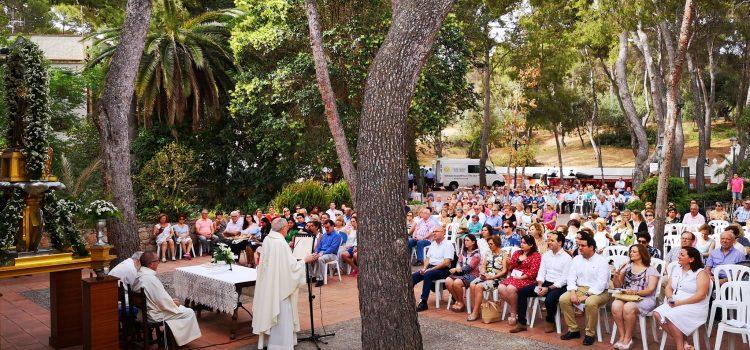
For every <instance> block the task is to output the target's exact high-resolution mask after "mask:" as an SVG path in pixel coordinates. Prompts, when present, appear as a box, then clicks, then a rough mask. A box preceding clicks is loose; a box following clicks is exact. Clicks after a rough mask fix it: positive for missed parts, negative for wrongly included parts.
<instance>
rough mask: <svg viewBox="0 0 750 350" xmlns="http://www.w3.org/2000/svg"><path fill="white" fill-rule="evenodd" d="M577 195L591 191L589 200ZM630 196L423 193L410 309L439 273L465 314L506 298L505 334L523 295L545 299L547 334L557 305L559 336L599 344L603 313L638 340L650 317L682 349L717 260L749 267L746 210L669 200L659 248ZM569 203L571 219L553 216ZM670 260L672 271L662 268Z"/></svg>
mask: <svg viewBox="0 0 750 350" xmlns="http://www.w3.org/2000/svg"><path fill="white" fill-rule="evenodd" d="M582 192H586V194H587V195H588V197H587V198H589V199H590V201H589V202H588V205H586V206H585V207H584V208H582V207H581V205H580V204H581V198H582V196H583V194H582ZM613 192H614V193H617V194H616V195H615V194H612V193H613ZM615 197H617V198H615ZM620 197H622V198H620ZM631 198H634V195H633V194H632V193H626V191H625V190H624V189H623V190H622V191H619V190H612V191H610V190H608V189H597V190H594V189H592V188H583V189H581V188H577V187H570V188H566V187H562V188H554V189H550V188H545V187H537V188H533V189H531V190H529V191H513V190H510V189H508V188H500V189H496V190H489V189H486V190H477V189H474V190H468V191H457V192H454V193H453V194H451V195H450V196H448V198H446V199H445V200H443V198H440V199H439V204H440V211H435V210H434V208H433V207H431V205H434V204H435V203H436V201H433V199H432V198H431V197H430V196H429V194H428V196H427V203H426V204H427V206H426V207H425V208H422V209H420V210H419V211H418V213H419V215H418V217H417V218H412V217H410V216H409V214H407V226H408V227H409V230H408V232H407V233H408V236H409V246H410V247H414V248H424V247H429V248H428V249H427V250H426V252H427V253H426V254H427V255H426V256H424V257H423V256H422V253H421V252H419V251H418V250H417V251H416V252H414V255H415V257H416V260H417V263H418V264H419V265H420V266H422V268H421V269H419V270H418V271H416V272H415V273H414V274H413V276H412V281H413V283H414V284H415V285H417V284H419V283H422V285H421V286H419V289H421V295H420V297H419V300H418V305H417V311H423V310H426V309H427V308H428V306H427V298H428V297H429V294H430V292H431V291H433V290H434V283H435V282H436V281H439V280H444V283H445V286H446V289H447V290H448V292H449V293H450V295H451V297H452V298H451V299H452V300H454V301H455V302H454V303H453V304H452V305H451V307H450V309H451V310H452V311H455V312H462V311H463V312H467V313H468V318H467V320H468V321H475V320H478V319H481V313H482V307H481V305H482V303H483V302H484V301H487V300H493V301H495V302H497V303H505V304H506V306H507V311H508V315H507V318H506V320H507V322H508V323H509V325H510V326H512V328H511V330H510V332H512V333H519V332H524V331H526V330H527V327H528V326H527V324H528V320H527V311H528V308H529V307H530V305H529V300H530V299H529V298H533V297H544V299H543V301H541V302H540V304H543V305H544V307H543V309H545V310H546V316H545V317H544V318H545V321H546V322H545V325H544V330H545V332H548V333H551V332H554V331H555V330H556V329H557V326H556V324H555V320H556V317H555V316H556V314H557V313H558V310H559V314H560V317H559V319H561V325H560V326H562V328H563V329H566V330H564V331H563V332H562V333H563V334H562V335H561V339H562V340H572V339H580V338H583V339H582V344H583V345H592V344H594V343H595V341H596V339H597V336H598V334H597V329H599V327H598V325H599V322H602V320H599V315H600V313H601V312H607V313H609V314H610V315H611V316H610V317H609V318H610V319H611V320H612V321H613V323H614V325H616V329H617V330H618V333H617V336H616V337H615V336H613V341H612V342H613V347H614V348H615V349H630V348H631V347H632V346H633V334H634V332H636V333H637V332H638V331H639V328H638V327H637V325H638V319H639V317H640V316H645V315H649V316H651V315H653V316H654V317H655V319H656V320H657V323H658V324H659V325H660V327H661V328H662V329H663V330H664V331H665V332H666V334H668V335H669V337H670V338H671V339H672V341H673V342H674V344H675V345H676V346H677V348H678V349H683V348H685V349H687V348H690V347H691V346H690V345H689V344H688V340H687V339H688V338H687V336H688V335H691V334H692V333H693V332H694V331H695V330H696V329H697V328H698V327H699V326H700V325H703V324H705V323H706V322H707V315H708V311H709V310H708V308H709V305H708V300H709V299H710V297H711V296H710V295H709V294H708V287H707V286H708V284H709V283H711V281H712V280H713V277H712V268H715V267H716V266H719V265H727V264H750V240H748V239H747V238H746V237H745V234H746V233H747V232H750V231H748V227H747V221H748V217H745V216H742V215H736V211H735V213H728V212H726V211H725V210H724V209H723V206H722V205H716V206H715V207H713V208H711V210H710V211H708V214H706V210H704V209H703V208H701V207H700V206H699V204H698V203H697V202H695V201H691V203H690V204H689V205H688V206H687V208H686V210H685V212H682V214H681V213H680V211H679V209H678V207H677V206H675V205H674V204H673V203H669V205H668V209H667V210H666V213H665V214H666V217H667V220H666V226H665V233H664V235H665V236H667V237H668V240H667V239H665V242H667V241H669V242H670V243H669V244H667V245H664V244H657V243H656V242H654V232H655V229H656V222H655V216H656V215H655V208H654V206H653V204H651V203H646V207H645V208H644V209H642V210H629V209H627V208H626V206H625V205H618V204H625V203H627V202H628V200H629V199H631ZM585 203H587V202H586V201H584V204H585ZM742 204H743V206H741V207H738V208H737V211H741V210H744V209H743V208H744V206H745V204H747V207H748V210H750V201H746V202H743V203H742ZM541 208H544V209H541ZM570 211H572V212H573V213H571V215H570V217H569V219H568V221H567V222H565V223H564V224H561V223H558V221H559V217H560V215H562V213H563V212H570ZM412 215H413V214H412ZM740 220H744V221H740ZM429 221H432V222H431V223H428V222H429ZM431 232H432V234H431ZM423 241H426V242H423ZM451 243H453V247H451ZM662 246H663V251H662V249H661V247H662ZM618 247H622V248H618ZM657 247H659V248H657ZM420 250H421V249H420ZM620 251H621V252H622V253H615V252H620ZM614 255H620V256H619V257H618V258H620V259H614V258H612V257H613V256H614ZM616 261H621V262H619V263H617V264H618V265H617V266H614V265H613V264H615V263H616ZM670 263H672V266H675V267H674V269H672V271H667V269H668V266H670ZM718 277H719V278H721V280H722V281H724V280H725V277H726V276H718ZM661 286H663V288H661ZM657 291H660V292H659V293H658V294H657ZM467 294H470V298H466V295H467ZM495 298H496V300H495ZM467 300H469V301H470V302H471V304H467ZM531 312H532V313H533V312H534V310H531ZM581 313H582V314H583V317H584V323H583V324H581V325H579V321H578V319H577V316H578V315H580V314H581ZM599 336H600V335H599Z"/></svg>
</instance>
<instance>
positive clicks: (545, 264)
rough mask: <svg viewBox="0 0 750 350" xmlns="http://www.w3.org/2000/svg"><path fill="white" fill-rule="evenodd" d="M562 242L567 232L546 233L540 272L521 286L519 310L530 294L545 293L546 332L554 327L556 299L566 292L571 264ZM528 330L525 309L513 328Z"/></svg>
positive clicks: (538, 294)
mask: <svg viewBox="0 0 750 350" xmlns="http://www.w3.org/2000/svg"><path fill="white" fill-rule="evenodd" d="M563 243H565V234H563V233H558V232H555V231H550V232H549V233H548V234H547V252H545V253H544V255H542V263H541V265H539V272H538V273H537V275H536V284H532V285H529V286H526V287H523V288H521V289H519V290H518V307H517V310H526V307H527V301H528V298H532V297H538V296H540V297H546V298H545V299H544V305H546V306H547V317H546V320H547V324H546V325H545V327H544V332H545V333H552V332H554V331H555V315H556V314H557V303H558V301H559V300H560V296H562V295H563V293H565V284H566V283H567V276H568V274H567V272H568V265H569V264H570V261H571V260H572V258H571V257H570V255H568V253H566V252H565V251H564V250H563V249H562V246H563ZM532 312H533V311H532ZM525 330H526V313H525V312H519V313H518V323H517V324H516V328H514V329H512V330H511V331H510V332H511V333H518V332H522V331H525Z"/></svg>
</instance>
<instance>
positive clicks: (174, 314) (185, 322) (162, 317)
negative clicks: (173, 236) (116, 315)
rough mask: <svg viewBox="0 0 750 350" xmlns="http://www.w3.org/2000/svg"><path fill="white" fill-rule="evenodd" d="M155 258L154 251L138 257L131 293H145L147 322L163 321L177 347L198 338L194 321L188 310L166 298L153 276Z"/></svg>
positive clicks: (174, 300) (199, 334)
mask: <svg viewBox="0 0 750 350" xmlns="http://www.w3.org/2000/svg"><path fill="white" fill-rule="evenodd" d="M158 266H159V257H158V256H157V255H156V253H154V252H146V253H143V255H141V268H140V270H139V271H138V277H136V279H135V282H134V283H133V290H135V291H140V290H141V289H144V290H145V292H146V308H147V309H148V315H147V316H148V319H149V321H153V322H162V321H166V323H167V326H169V329H170V330H171V331H172V335H174V339H175V342H176V343H177V345H178V346H182V345H185V344H187V343H189V342H191V341H193V340H195V339H198V338H200V337H201V329H200V327H198V319H196V317H195V312H193V310H192V309H189V308H186V307H184V306H182V305H180V301H179V300H177V299H173V298H172V297H170V296H169V294H168V293H167V291H166V290H165V289H164V285H163V284H162V283H161V281H159V279H158V278H157V277H156V269H157V267H158Z"/></svg>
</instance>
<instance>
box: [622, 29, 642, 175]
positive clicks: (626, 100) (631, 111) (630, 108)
mask: <svg viewBox="0 0 750 350" xmlns="http://www.w3.org/2000/svg"><path fill="white" fill-rule="evenodd" d="M619 43H620V50H619V55H618V56H617V61H616V62H615V82H616V84H617V93H618V97H619V100H620V107H621V108H622V110H623V114H625V117H626V118H627V119H628V127H629V128H630V129H631V130H632V131H633V134H634V135H635V140H634V141H635V144H636V146H637V151H636V154H635V173H634V176H633V186H634V187H637V186H638V185H640V184H641V183H642V182H643V181H644V180H645V179H646V178H647V177H648V173H649V169H648V138H647V136H646V128H644V127H643V124H641V120H640V118H638V113H637V111H636V109H635V103H633V97H632V96H631V94H630V88H629V87H628V77H627V62H628V32H625V31H624V32H622V33H620V38H619Z"/></svg>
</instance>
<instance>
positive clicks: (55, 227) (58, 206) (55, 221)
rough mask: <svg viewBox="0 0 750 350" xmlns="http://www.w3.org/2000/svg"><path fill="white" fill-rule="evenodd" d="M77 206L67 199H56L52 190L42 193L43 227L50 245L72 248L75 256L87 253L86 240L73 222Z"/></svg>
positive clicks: (58, 247)
mask: <svg viewBox="0 0 750 350" xmlns="http://www.w3.org/2000/svg"><path fill="white" fill-rule="evenodd" d="M79 209H80V208H79V206H78V205H77V204H75V203H73V202H72V201H70V200H67V199H58V198H57V195H56V194H55V192H54V191H50V192H47V193H45V194H44V206H43V207H42V212H43V213H44V227H45V230H46V232H47V234H48V235H49V238H50V241H51V243H52V246H53V247H55V249H57V250H64V249H65V248H67V247H71V248H73V253H75V255H76V256H86V255H88V250H86V242H85V241H84V239H83V236H82V235H81V232H80V231H79V230H78V228H77V227H76V225H75V223H74V222H73V217H74V214H75V213H76V212H78V211H79Z"/></svg>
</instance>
